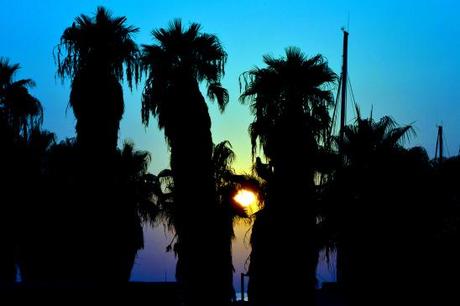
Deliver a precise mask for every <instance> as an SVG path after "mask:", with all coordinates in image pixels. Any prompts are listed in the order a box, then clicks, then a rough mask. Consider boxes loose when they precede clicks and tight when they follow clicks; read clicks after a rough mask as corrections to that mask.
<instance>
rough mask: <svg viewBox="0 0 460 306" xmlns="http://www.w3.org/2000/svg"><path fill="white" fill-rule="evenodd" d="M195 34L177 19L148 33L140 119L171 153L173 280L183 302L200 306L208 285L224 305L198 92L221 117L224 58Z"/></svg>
mask: <svg viewBox="0 0 460 306" xmlns="http://www.w3.org/2000/svg"><path fill="white" fill-rule="evenodd" d="M200 30H201V28H200V25H199V24H196V23H192V24H191V25H190V26H189V27H188V28H187V29H185V28H184V27H183V26H182V23H181V21H180V20H175V21H174V22H172V23H171V24H170V25H169V27H168V28H166V29H165V28H161V29H159V30H155V31H153V37H154V40H155V43H154V44H153V45H145V46H143V48H144V49H143V58H142V61H143V68H144V69H145V71H146V72H147V80H146V84H145V88H144V92H143V98H142V119H143V122H144V124H146V125H148V123H149V117H150V114H152V115H153V116H155V117H157V119H158V126H159V127H160V129H164V132H165V136H166V139H167V141H168V144H169V147H170V149H171V171H172V176H173V178H174V191H175V192H174V201H175V205H176V207H177V216H176V222H175V231H176V233H177V237H178V241H177V251H178V262H177V269H176V278H177V280H178V282H179V283H180V284H181V288H182V289H183V294H184V298H185V301H186V303H188V304H194V305H195V304H197V303H199V301H200V300H201V294H200V287H201V285H202V284H203V283H207V284H209V286H210V287H209V288H208V290H207V292H208V293H210V296H209V299H210V302H211V303H213V304H215V305H225V304H228V303H229V302H230V299H231V296H232V271H231V269H230V267H231V258H230V257H229V256H228V254H227V252H226V245H225V244H226V242H225V239H224V235H225V226H224V225H223V224H222V222H221V220H222V218H223V216H222V214H221V213H220V212H219V207H218V204H217V199H216V190H215V188H216V187H215V181H214V177H213V167H212V135H211V120H210V117H209V113H208V108H207V105H206V102H205V99H204V97H203V95H202V94H201V92H200V87H199V86H200V84H201V83H203V82H204V83H205V85H206V87H207V95H208V97H209V98H210V99H211V100H214V99H215V100H217V102H218V105H219V107H220V110H221V111H223V110H224V109H225V106H226V104H227V103H228V93H227V91H226V90H225V89H224V88H223V87H222V86H221V84H220V80H221V78H222V77H223V75H224V64H225V62H226V59H227V54H226V53H225V51H224V49H223V48H222V45H221V43H220V41H219V39H218V38H217V36H215V35H211V34H206V33H202V32H201V31H200ZM190 160H192V161H193V162H190ZM209 279H211V280H212V281H211V282H209Z"/></svg>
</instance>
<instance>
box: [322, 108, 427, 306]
mask: <svg viewBox="0 0 460 306" xmlns="http://www.w3.org/2000/svg"><path fill="white" fill-rule="evenodd" d="M356 113H357V119H356V121H355V123H354V124H352V125H349V126H346V127H345V129H344V138H343V142H342V143H340V141H339V140H338V139H336V142H337V146H338V148H339V150H340V152H342V154H343V156H344V160H345V165H344V166H343V167H342V168H339V169H337V171H336V173H335V175H334V179H333V180H332V183H331V186H330V189H329V190H328V191H327V194H329V201H328V203H329V204H330V205H331V206H332V209H331V208H330V211H332V212H333V213H332V214H330V215H328V216H326V220H327V221H326V223H327V222H329V223H332V224H333V225H332V227H333V228H334V230H333V232H334V231H335V233H336V235H335V237H334V238H333V239H334V240H335V242H336V245H337V278H338V281H339V283H340V284H341V285H342V286H343V287H344V289H346V292H347V293H348V294H349V298H350V299H352V300H351V303H352V304H354V305H361V303H367V302H366V298H367V295H363V292H367V293H368V294H369V295H374V296H377V295H378V296H385V298H388V299H389V300H391V299H392V298H395V296H398V298H399V297H400V296H405V297H407V296H409V295H411V294H409V292H411V291H410V290H408V288H407V284H406V280H404V278H400V277H398V276H397V275H398V274H399V273H401V271H405V273H407V274H408V275H413V276H414V280H413V283H414V285H415V283H416V284H418V285H420V286H422V285H423V286H425V285H426V283H428V282H425V284H424V282H423V281H421V280H425V281H426V280H427V278H426V274H428V272H427V271H424V268H423V267H424V265H425V264H426V262H427V259H428V256H426V257H425V254H426V248H425V246H424V245H425V244H427V240H426V239H427V237H428V234H427V232H428V228H429V227H430V226H431V225H429V224H430V222H428V221H429V220H430V217H429V215H430V213H429V210H430V209H428V207H429V205H422V203H427V202H428V203H429V202H430V199H431V196H432V193H431V191H430V192H428V191H429V190H430V189H432V187H430V182H431V174H430V172H431V170H430V168H431V167H430V164H429V162H428V156H427V154H426V152H425V151H424V150H423V149H421V148H413V149H410V150H407V149H405V148H404V147H403V146H402V144H403V143H404V141H406V140H407V139H409V138H410V137H411V136H412V135H413V134H414V130H413V127H412V126H411V125H406V126H398V125H397V124H396V123H395V121H394V120H393V119H392V118H391V117H389V116H384V117H382V118H381V119H380V120H378V121H376V120H374V119H373V118H372V116H370V117H369V118H367V119H365V118H362V117H361V114H360V111H359V109H358V108H357V109H356ZM423 249H425V251H422V250H423ZM414 254H420V255H419V256H416V257H415V258H414ZM370 267H372V271H371V272H370V270H369V268H370ZM425 270H426V269H425ZM364 279H366V280H367V281H366V282H363V280H364ZM414 288H422V287H417V286H414ZM383 292H384V294H383ZM411 293H413V292H411Z"/></svg>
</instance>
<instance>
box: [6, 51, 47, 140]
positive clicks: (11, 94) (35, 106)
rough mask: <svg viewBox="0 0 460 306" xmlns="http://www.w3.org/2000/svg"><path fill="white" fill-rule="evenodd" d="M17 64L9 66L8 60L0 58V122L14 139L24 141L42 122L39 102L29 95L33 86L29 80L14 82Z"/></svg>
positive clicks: (18, 67)
mask: <svg viewBox="0 0 460 306" xmlns="http://www.w3.org/2000/svg"><path fill="white" fill-rule="evenodd" d="M19 69H20V66H19V64H14V65H11V64H10V63H9V61H8V59H5V58H0V116H1V118H0V120H3V122H5V123H6V125H8V126H9V127H10V129H11V131H12V133H13V135H14V137H15V138H16V139H19V137H20V136H22V137H24V139H25V140H27V138H28V134H29V133H30V131H31V130H32V129H34V128H37V127H39V126H40V125H41V123H42V121H43V109H42V106H41V103H40V101H39V100H38V99H37V98H35V97H34V96H32V95H31V94H30V93H29V88H31V87H33V86H35V83H34V81H32V80H31V79H21V80H17V81H14V79H13V78H14V75H15V74H16V72H17V71H18V70H19Z"/></svg>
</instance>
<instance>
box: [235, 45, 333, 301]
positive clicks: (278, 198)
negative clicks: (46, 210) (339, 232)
mask: <svg viewBox="0 0 460 306" xmlns="http://www.w3.org/2000/svg"><path fill="white" fill-rule="evenodd" d="M263 59H264V63H265V64H266V67H264V68H254V69H252V70H250V71H248V72H246V73H244V74H243V75H242V77H241V80H242V83H244V84H243V85H244V86H243V92H242V94H241V97H240V100H241V102H243V103H250V108H251V112H252V113H253V115H254V121H253V122H252V123H251V125H250V127H249V133H250V137H251V142H252V150H253V157H254V156H255V154H256V153H257V148H258V147H260V148H261V149H262V150H263V154H264V155H265V157H266V158H267V159H268V164H269V168H268V169H267V170H270V172H272V174H273V175H271V180H270V181H269V182H267V183H268V187H267V188H268V193H269V194H268V195H267V199H266V203H265V208H264V209H263V210H262V211H261V212H259V213H258V216H257V217H256V221H255V223H254V228H253V235H252V238H251V240H252V243H253V244H252V247H253V248H252V254H251V266H250V272H249V273H250V281H251V284H250V292H249V294H250V298H251V300H252V301H253V302H254V303H256V305H268V304H270V303H275V304H276V303H283V305H291V304H292V305H293V304H296V303H297V302H298V301H300V300H307V301H311V300H312V299H313V294H312V293H313V289H314V288H315V282H316V278H315V270H316V263H317V256H318V254H317V247H316V242H315V216H316V212H315V210H316V209H315V204H314V183H313V177H314V170H315V169H314V168H315V159H316V158H317V155H318V149H319V145H320V143H321V142H322V141H324V139H323V135H324V131H325V129H327V126H328V125H329V114H328V109H329V107H330V105H331V104H332V100H333V99H332V93H331V91H330V90H329V89H328V85H330V84H332V83H333V82H334V81H335V79H336V76H335V74H334V73H333V72H332V70H331V69H330V68H329V67H328V64H327V62H326V61H325V60H324V58H323V57H322V56H320V55H317V56H314V57H312V58H307V57H306V56H305V55H304V54H303V53H302V52H301V51H300V50H299V49H298V48H292V47H291V48H287V49H286V56H285V57H283V58H273V57H271V56H268V55H266V56H264V58H263ZM282 245H287V246H289V248H290V250H289V251H288V250H286V249H285V248H282V247H281V246H282ZM299 271H302V272H299ZM280 279H289V280H290V281H289V282H284V283H283V284H282V285H281V288H280V287H279V286H280V284H279V282H278V280H280ZM305 286H306V288H308V290H309V291H308V294H305ZM268 292H270V295H268V294H267V293H268ZM277 292H279V294H278V293H277Z"/></svg>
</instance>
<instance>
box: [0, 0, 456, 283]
mask: <svg viewBox="0 0 460 306" xmlns="http://www.w3.org/2000/svg"><path fill="white" fill-rule="evenodd" d="M97 5H104V6H106V7H107V8H109V9H110V10H111V11H112V12H113V14H114V16H120V15H124V16H127V17H128V24H132V25H135V26H137V27H140V32H139V33H138V34H137V35H136V37H135V39H136V41H137V42H138V43H139V44H148V43H151V35H150V32H151V30H152V29H155V28H158V27H164V26H167V24H168V22H169V21H170V20H172V19H174V18H182V20H183V21H184V23H185V24H188V23H189V22H199V23H201V24H202V26H203V30H204V31H206V32H209V33H214V34H217V35H218V36H219V38H220V39H221V41H222V43H223V45H224V47H225V49H226V51H227V52H228V54H229V58H228V62H227V66H226V72H227V73H226V76H225V78H224V80H223V84H224V86H226V87H227V88H228V90H229V92H230V103H229V105H228V107H227V110H226V112H225V113H224V114H220V113H219V111H218V109H217V107H216V106H215V105H211V106H210V113H211V117H212V120H213V128H212V129H213V130H212V131H213V137H214V142H216V143H217V142H219V141H222V140H224V139H227V140H230V142H231V143H232V145H233V147H234V149H235V151H236V153H237V160H236V163H235V168H236V169H238V170H239V171H248V170H249V169H250V157H251V156H250V141H249V138H248V134H247V127H248V124H249V123H250V122H251V116H250V113H249V111H248V107H247V106H244V105H240V103H239V102H238V95H239V85H238V77H239V75H240V74H241V73H242V72H244V71H246V70H248V69H250V68H252V67H253V66H254V65H261V64H262V63H261V59H262V55H264V54H271V55H274V56H280V55H282V54H283V52H284V48H285V47H287V46H298V47H300V48H301V49H302V50H303V51H304V52H305V53H306V54H308V55H315V54H317V53H320V54H322V55H324V56H325V57H326V58H327V59H328V61H329V64H330V66H331V67H332V69H333V70H335V71H336V72H337V73H339V72H340V66H341V60H342V59H341V56H342V33H341V31H340V28H341V27H342V26H347V24H349V31H350V42H349V76H350V80H351V83H352V86H353V91H354V95H355V98H356V101H357V102H358V104H359V105H360V106H361V109H362V113H363V115H365V116H366V115H367V114H369V112H370V110H371V107H373V113H374V117H376V118H379V117H380V116H382V115H386V114H388V115H391V116H392V117H393V118H394V119H396V121H397V122H399V123H401V124H408V123H413V125H414V126H415V129H416V132H417V137H416V138H415V139H413V140H412V141H411V142H410V143H409V145H410V146H414V145H422V146H424V147H425V148H426V149H427V150H428V153H429V154H430V155H431V156H432V155H433V154H434V146H435V142H436V125H438V124H441V123H442V124H443V125H444V131H445V139H446V146H447V148H446V150H445V151H446V153H447V154H450V155H455V154H457V153H458V151H459V145H460V129H459V127H460V123H458V122H457V120H456V119H457V115H458V114H459V113H460V103H459V102H460V91H459V90H458V89H457V88H458V85H459V84H460V75H459V73H458V69H459V67H460V57H459V55H460V22H459V21H458V14H459V11H460V2H458V1H456V0H437V1H435V0H432V1H428V0H417V1H416V0H414V1H411V0H406V1H401V0H388V1H375V0H374V1H332V0H330V1H323V0H317V1H307V0H303V1H297V0H289V1H287V0H284V1H275V0H272V1H261V0H252V1H249V0H247V1H244V0H232V1H204V0H203V1H198V0H197V1H185V0H184V1H174V0H168V1H160V0H155V1H153V0H149V1H136V0H131V1H118V0H117V1H93V0H79V1H67V2H66V1H62V0H61V1H58V0H56V1H52V0H36V1H32V0H29V1H26V0H14V1H13V0H0V8H1V10H0V56H4V57H8V58H9V59H10V61H11V62H12V63H20V64H21V66H22V67H23V69H22V70H21V71H20V72H19V73H18V77H19V78H32V79H34V80H35V81H36V83H37V87H36V88H34V89H33V90H32V93H33V94H34V95H36V96H37V97H38V98H39V99H40V100H41V101H42V103H43V105H44V109H45V121H44V127H45V128H46V129H49V130H51V131H53V132H55V133H56V134H57V136H58V138H59V139H63V138H65V137H70V136H73V135H74V124H75V119H74V117H73V114H72V111H71V109H67V101H68V95H69V82H64V83H61V82H60V81H59V80H57V79H56V78H55V71H56V67H55V64H54V61H53V57H52V51H53V47H54V46H55V45H56V44H57V43H58V42H59V37H60V35H61V34H62V32H63V30H64V29H65V28H66V27H67V26H69V25H71V24H72V21H73V19H74V18H75V17H76V16H78V15H79V14H81V13H84V14H92V13H93V12H94V11H95V9H96V7H97ZM142 86H143V84H142V83H141V84H140V86H139V88H138V90H134V91H133V92H129V91H128V90H127V89H126V87H125V93H124V95H125V105H126V112H125V115H124V118H123V121H122V123H121V130H120V141H122V140H123V139H132V140H133V141H134V142H135V143H136V145H137V147H138V148H139V149H143V150H148V151H150V152H151V153H152V157H153V159H152V164H151V171H152V172H153V173H157V172H158V171H159V170H161V169H164V168H167V167H168V160H169V155H168V150H167V147H166V145H165V142H164V137H163V133H162V132H161V131H159V130H158V129H157V128H156V122H155V120H151V126H150V127H149V128H147V129H146V128H144V127H143V126H142V124H141V120H140V91H141V89H142ZM348 114H349V117H348V120H349V122H352V121H353V110H352V108H349V111H348ZM244 231H245V230H244V227H239V228H238V232H239V233H240V235H239V236H240V237H241V236H243V234H242V233H244ZM146 235H147V248H146V250H145V251H144V252H143V253H142V254H141V255H140V257H139V260H138V262H139V264H138V265H137V266H136V268H135V270H134V274H133V277H134V278H135V279H141V280H161V279H164V275H165V272H166V275H167V277H168V279H170V280H171V278H172V276H173V273H174V272H173V271H174V258H173V257H172V256H171V255H170V254H169V255H164V254H163V250H164V247H165V245H166V243H167V242H166V241H167V239H168V238H167V237H166V236H165V235H164V234H163V232H162V230H159V229H157V230H155V231H152V230H150V229H146ZM234 249H235V258H236V263H235V264H236V268H237V269H238V271H239V270H241V268H242V264H243V263H244V260H245V258H246V256H247V252H248V249H247V248H245V247H244V245H243V243H242V242H241V239H240V240H238V243H236V244H235V246H234Z"/></svg>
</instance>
